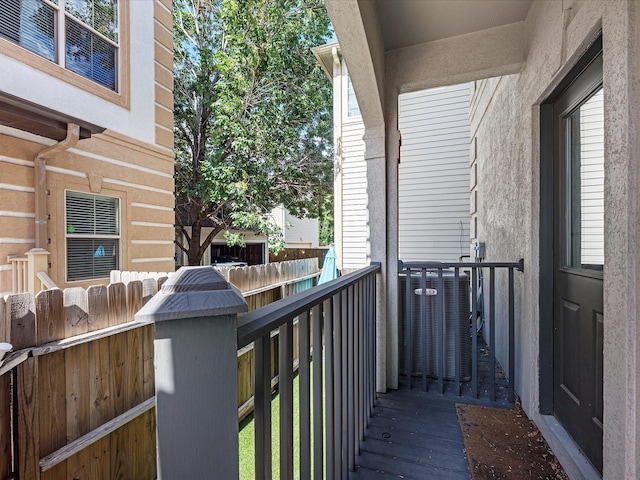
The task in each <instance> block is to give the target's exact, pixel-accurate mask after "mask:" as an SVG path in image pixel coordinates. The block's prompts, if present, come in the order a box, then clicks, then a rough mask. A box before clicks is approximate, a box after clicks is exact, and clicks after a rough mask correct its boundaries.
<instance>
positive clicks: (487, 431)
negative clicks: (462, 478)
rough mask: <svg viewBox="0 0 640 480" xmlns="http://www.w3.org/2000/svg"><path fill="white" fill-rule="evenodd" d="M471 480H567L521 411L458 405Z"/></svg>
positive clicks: (536, 429)
mask: <svg viewBox="0 0 640 480" xmlns="http://www.w3.org/2000/svg"><path fill="white" fill-rule="evenodd" d="M456 409H457V411H458V421H459V422H460V428H461V429H462V436H463V438H464V445H465V450H466V452H467V458H468V459H469V469H470V470H471V476H472V478H473V480H488V479H496V478H503V479H529V478H536V479H557V480H565V479H567V480H568V478H569V477H568V476H567V474H566V473H565V471H564V469H563V468H562V466H561V465H560V463H559V462H558V460H557V459H556V457H555V455H554V454H553V452H552V451H551V449H550V448H549V445H548V444H547V442H546V441H545V440H544V438H543V437H542V435H541V434H540V431H539V430H538V428H537V427H536V426H535V425H534V424H533V422H531V421H530V420H529V419H528V418H527V416H526V415H525V413H524V412H523V411H522V408H521V407H520V404H519V403H516V405H515V407H514V408H513V409H510V410H507V409H497V408H487V407H477V406H474V405H463V404H457V405H456Z"/></svg>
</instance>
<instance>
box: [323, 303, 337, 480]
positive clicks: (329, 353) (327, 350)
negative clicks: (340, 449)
mask: <svg viewBox="0 0 640 480" xmlns="http://www.w3.org/2000/svg"><path fill="white" fill-rule="evenodd" d="M334 298H335V297H332V298H330V299H328V300H325V308H324V355H325V362H326V364H325V367H326V368H325V369H324V384H325V387H326V395H327V396H326V401H325V405H326V410H325V425H326V426H325V430H326V436H325V451H326V452H327V468H326V472H327V478H328V479H329V478H333V476H334V474H335V470H334V465H335V458H336V457H335V448H334V446H335V444H336V435H335V431H336V430H335V416H336V415H335V411H336V409H335V400H334V398H335V390H334V388H333V386H334V381H335V380H334V378H335V376H334V371H336V370H338V369H337V368H336V363H335V353H334V352H335V343H334V342H335V340H334V338H335V337H334V333H333V331H334V325H335V323H334V321H333V312H334ZM320 478H322V475H321V476H320Z"/></svg>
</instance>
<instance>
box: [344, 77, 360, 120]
mask: <svg viewBox="0 0 640 480" xmlns="http://www.w3.org/2000/svg"><path fill="white" fill-rule="evenodd" d="M359 116H360V107H359V106H358V99H357V98H356V92H355V90H354V89H353V84H352V83H351V77H349V76H348V75H347V117H359Z"/></svg>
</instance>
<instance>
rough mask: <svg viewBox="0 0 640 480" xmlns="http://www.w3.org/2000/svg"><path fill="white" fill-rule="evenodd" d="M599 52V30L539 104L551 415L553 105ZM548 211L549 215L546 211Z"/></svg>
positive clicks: (543, 395) (545, 371)
mask: <svg viewBox="0 0 640 480" xmlns="http://www.w3.org/2000/svg"><path fill="white" fill-rule="evenodd" d="M601 52H602V33H600V35H599V36H598V37H597V39H596V40H595V41H594V42H593V44H592V45H591V46H590V47H589V48H588V49H587V51H586V52H585V54H584V55H582V57H581V58H580V59H579V60H578V62H577V63H576V65H575V66H574V67H573V68H572V69H571V70H570V71H569V73H568V74H567V75H566V76H565V77H564V78H563V80H562V81H561V82H560V83H559V84H558V86H557V87H556V88H555V89H554V90H553V92H552V93H551V94H550V95H549V97H547V99H546V100H545V101H544V102H542V104H541V105H540V219H539V221H540V231H539V234H540V235H539V251H540V258H539V261H540V275H539V279H538V280H539V292H540V297H539V305H538V306H539V312H540V318H539V325H540V337H539V345H538V348H539V377H538V381H539V392H540V397H539V401H540V413H541V414H542V415H553V405H554V399H553V382H554V377H553V372H554V365H553V355H554V353H553V344H554V333H553V328H554V325H553V324H554V322H553V315H554V309H553V301H554V299H553V296H554V295H553V293H554V290H555V285H554V281H553V279H554V272H553V268H554V267H553V265H554V241H553V238H554V237H553V229H554V215H553V208H554V183H555V173H554V157H555V145H554V126H553V124H554V122H553V104H554V102H555V101H556V100H557V98H558V97H559V96H560V95H561V94H562V93H563V92H564V90H565V89H566V88H567V87H568V86H569V85H571V84H572V83H573V82H574V81H575V80H576V78H578V76H579V75H580V74H581V73H582V72H583V71H584V70H585V69H586V68H587V67H588V66H589V65H590V64H591V62H592V61H593V60H594V59H595V58H596V57H597V56H598V55H599V54H600V53H601ZM550 212H551V214H549V213H550Z"/></svg>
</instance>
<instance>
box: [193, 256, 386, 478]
mask: <svg viewBox="0 0 640 480" xmlns="http://www.w3.org/2000/svg"><path fill="white" fill-rule="evenodd" d="M379 271H380V266H379V265H371V266H370V267H366V268H364V269H362V270H360V271H358V272H354V273H352V274H348V275H345V276H344V277H341V278H338V279H336V280H333V281H332V282H328V283H327V284H325V285H321V286H318V287H316V288H314V289H311V290H308V291H306V292H304V293H300V294H298V295H293V296H291V297H288V298H286V299H283V300H281V301H279V302H276V303H274V304H270V305H267V306H265V307H262V308H260V309H257V310H254V311H253V312H250V313H248V314H247V315H245V316H243V317H242V319H240V320H239V321H238V326H237V343H238V347H240V348H243V347H246V346H247V345H249V344H250V343H251V342H255V349H256V350H255V358H256V367H255V372H256V375H257V377H256V378H255V381H256V390H255V392H256V394H255V402H256V403H255V408H256V427H257V429H258V431H256V441H255V445H256V449H258V450H260V451H259V452H258V451H257V452H256V463H258V465H257V467H256V472H257V478H269V475H270V472H271V464H270V463H269V460H267V459H266V458H265V456H267V455H268V456H269V458H270V457H271V451H270V448H269V447H268V446H267V443H268V442H270V431H271V421H270V417H269V416H268V415H267V414H266V412H267V409H268V408H269V407H270V398H269V394H270V384H271V382H270V378H269V380H268V381H266V382H265V381H264V379H265V378H268V377H270V375H269V374H268V373H267V374H265V372H269V373H270V368H269V367H270V359H269V345H270V344H269V343H268V341H269V338H270V333H271V332H272V331H274V330H278V342H279V348H278V365H279V390H280V414H279V415H280V426H281V428H280V432H279V433H280V478H291V477H292V476H293V474H294V472H293V445H292V443H293V434H292V432H293V402H294V398H293V382H292V379H293V367H294V365H293V319H295V318H298V319H299V322H298V325H299V337H298V339H299V346H300V349H299V362H300V363H299V381H300V396H299V398H297V399H295V401H298V402H299V405H300V416H301V418H300V434H301V435H300V436H301V444H300V448H299V450H300V467H301V468H300V478H310V477H311V473H312V472H311V464H313V476H314V478H328V479H333V478H335V479H346V478H348V475H349V470H353V469H354V468H355V456H356V454H357V453H358V452H359V442H360V440H361V439H362V438H363V434H364V430H365V428H366V426H367V424H368V419H369V417H370V415H371V413H372V409H373V402H374V399H375V381H376V373H375V366H376V363H375V362H376V358H375V349H376V335H375V327H376V323H375V295H376V277H375V276H376V274H378V273H379ZM323 332H324V342H323ZM323 346H324V350H323ZM311 352H312V353H311ZM312 361H313V363H311V362H312ZM311 372H313V380H311V377H312V376H311ZM236 373H237V372H236ZM323 382H324V385H323ZM311 384H313V385H311ZM324 388H326V395H324V396H323V389H324ZM236 400H237V399H236ZM311 417H313V423H312V424H311V422H310V418H311ZM263 424H265V425H266V426H260V425H263ZM323 441H324V442H326V443H324V444H323ZM311 443H313V449H311ZM269 446H270V443H269ZM296 447H297V445H296ZM325 447H326V450H325ZM325 456H326V459H325ZM212 471H213V470H212ZM203 478H204V477H203Z"/></svg>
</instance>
